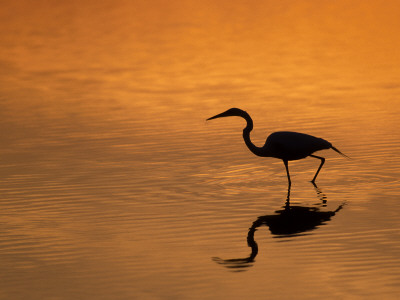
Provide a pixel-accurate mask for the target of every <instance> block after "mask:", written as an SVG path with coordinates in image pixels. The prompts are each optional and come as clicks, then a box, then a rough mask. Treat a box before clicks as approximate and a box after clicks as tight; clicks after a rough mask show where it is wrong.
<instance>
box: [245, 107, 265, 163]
mask: <svg viewBox="0 0 400 300" xmlns="http://www.w3.org/2000/svg"><path fill="white" fill-rule="evenodd" d="M243 118H244V119H245V120H246V122H247V126H246V127H245V128H244V129H243V139H244V142H245V143H246V146H247V148H249V149H250V151H251V152H253V153H254V154H255V155H258V156H263V155H262V150H261V148H260V147H257V146H256V145H254V144H253V142H252V141H251V140H250V131H252V130H253V120H252V119H251V118H250V116H249V114H247V113H246V114H245V115H243Z"/></svg>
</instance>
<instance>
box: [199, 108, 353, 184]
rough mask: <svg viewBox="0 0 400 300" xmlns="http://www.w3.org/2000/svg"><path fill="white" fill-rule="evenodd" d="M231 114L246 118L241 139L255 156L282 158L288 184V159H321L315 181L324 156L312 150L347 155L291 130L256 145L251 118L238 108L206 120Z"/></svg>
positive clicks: (278, 133) (324, 142)
mask: <svg viewBox="0 0 400 300" xmlns="http://www.w3.org/2000/svg"><path fill="white" fill-rule="evenodd" d="M231 116H237V117H242V118H243V119H245V120H246V122H247V126H246V127H245V128H244V129H243V139H244V142H245V143H246V145H247V147H248V148H249V149H250V151H251V152H253V153H254V154H255V155H257V156H261V157H275V158H279V159H282V160H283V163H284V164H285V168H286V174H287V178H288V182H289V186H290V185H291V183H292V182H291V180H290V174H289V164H288V162H289V161H291V160H298V159H302V158H305V157H307V156H311V157H314V158H318V159H319V160H321V164H320V165H319V167H318V170H317V172H316V173H315V175H314V178H313V179H312V180H311V182H312V183H315V179H317V176H318V173H319V171H321V168H322V166H323V165H324V163H325V158H324V157H321V156H317V155H313V153H314V152H316V151H318V150H323V149H333V150H334V151H336V152H338V153H339V154H341V155H343V156H345V157H347V156H346V155H345V154H343V153H342V152H340V151H339V150H338V149H336V148H335V147H333V146H332V144H331V143H330V142H328V141H326V140H324V139H321V138H317V137H315V136H312V135H308V134H305V133H299V132H291V131H278V132H274V133H272V134H270V135H269V136H268V138H267V140H266V142H265V144H264V146H262V147H257V146H256V145H254V144H253V143H252V141H251V140H250V132H251V131H252V130H253V120H252V119H251V117H250V115H249V114H248V113H247V112H245V111H244V110H241V109H239V108H231V109H228V110H227V111H225V112H223V113H220V114H218V115H215V116H213V117H211V118H208V119H207V121H208V120H212V119H217V118H222V117H231Z"/></svg>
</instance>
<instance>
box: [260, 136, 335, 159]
mask: <svg viewBox="0 0 400 300" xmlns="http://www.w3.org/2000/svg"><path fill="white" fill-rule="evenodd" d="M331 147H332V144H331V143H329V142H328V141H326V140H324V139H321V138H317V137H315V136H312V135H308V134H305V133H299V132H291V131H278V132H274V133H271V134H270V135H269V137H268V138H267V140H266V142H265V145H264V146H263V147H262V149H264V151H265V153H266V154H267V155H266V156H267V157H275V158H279V159H282V160H297V159H302V158H305V157H307V156H310V155H311V154H313V153H314V152H316V151H318V150H323V149H330V148H331Z"/></svg>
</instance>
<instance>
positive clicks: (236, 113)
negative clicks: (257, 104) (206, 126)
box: [207, 108, 247, 121]
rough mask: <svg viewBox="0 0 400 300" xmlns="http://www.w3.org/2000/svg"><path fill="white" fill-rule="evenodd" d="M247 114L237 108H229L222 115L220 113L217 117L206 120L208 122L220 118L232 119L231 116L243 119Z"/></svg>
mask: <svg viewBox="0 0 400 300" xmlns="http://www.w3.org/2000/svg"><path fill="white" fill-rule="evenodd" d="M246 115H247V113H246V112H245V111H244V110H241V109H239V108H230V109H228V110H227V111H224V112H223V113H220V114H218V115H215V116H214V117H211V118H208V119H207V121H208V120H212V119H217V118H222V117H232V116H237V117H242V118H245V116H246Z"/></svg>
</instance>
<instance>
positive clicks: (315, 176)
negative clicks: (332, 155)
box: [310, 155, 325, 183]
mask: <svg viewBox="0 0 400 300" xmlns="http://www.w3.org/2000/svg"><path fill="white" fill-rule="evenodd" d="M310 156H311V157H315V158H318V159H320V160H321V164H320V165H319V168H318V170H317V173H315V175H314V178H313V179H312V180H311V182H312V183H315V179H317V176H318V173H319V171H320V170H321V168H322V166H323V165H324V163H325V158H323V157H321V156H316V155H310Z"/></svg>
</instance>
